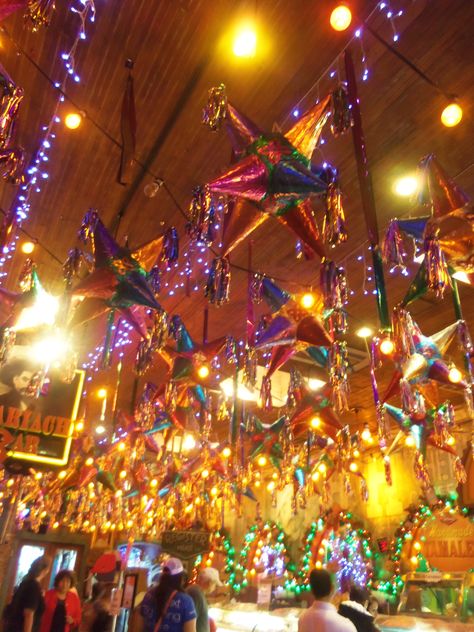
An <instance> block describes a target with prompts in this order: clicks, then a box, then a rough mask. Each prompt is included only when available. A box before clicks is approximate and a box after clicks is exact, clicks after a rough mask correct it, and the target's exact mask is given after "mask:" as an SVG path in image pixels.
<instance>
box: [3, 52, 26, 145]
mask: <svg viewBox="0 0 474 632" xmlns="http://www.w3.org/2000/svg"><path fill="white" fill-rule="evenodd" d="M23 96H24V95H23V90H22V89H21V88H20V87H18V86H16V85H15V83H14V82H13V80H12V79H11V78H10V77H9V75H8V73H7V72H6V70H5V69H4V68H3V66H1V65H0V149H9V148H10V146H11V143H12V139H13V135H14V132H15V123H16V119H17V116H18V109H19V107H20V104H21V101H22V99H23Z"/></svg>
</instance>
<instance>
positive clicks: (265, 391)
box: [260, 375, 273, 411]
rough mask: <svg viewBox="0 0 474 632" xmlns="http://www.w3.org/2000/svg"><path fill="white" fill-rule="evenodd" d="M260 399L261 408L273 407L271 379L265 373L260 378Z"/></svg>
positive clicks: (266, 409) (267, 409)
mask: <svg viewBox="0 0 474 632" xmlns="http://www.w3.org/2000/svg"><path fill="white" fill-rule="evenodd" d="M260 400H261V402H262V410H265V411H270V410H272V409H273V402H272V381H271V379H270V378H269V377H268V376H267V375H265V376H264V377H263V378H262V387H261V389H260Z"/></svg>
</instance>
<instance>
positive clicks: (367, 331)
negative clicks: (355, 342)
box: [356, 326, 374, 338]
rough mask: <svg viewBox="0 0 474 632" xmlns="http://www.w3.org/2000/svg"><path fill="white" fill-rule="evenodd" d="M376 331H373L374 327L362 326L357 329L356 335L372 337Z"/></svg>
mask: <svg viewBox="0 0 474 632" xmlns="http://www.w3.org/2000/svg"><path fill="white" fill-rule="evenodd" d="M373 333H374V332H373V331H372V329H371V328H370V327H365V326H364V327H360V328H359V329H358V330H357V331H356V336H359V338H370V336H371V335H372V334H373Z"/></svg>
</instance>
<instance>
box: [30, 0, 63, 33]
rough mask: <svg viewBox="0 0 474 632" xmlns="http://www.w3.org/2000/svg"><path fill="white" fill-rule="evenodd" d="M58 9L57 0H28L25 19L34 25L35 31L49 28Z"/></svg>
mask: <svg viewBox="0 0 474 632" xmlns="http://www.w3.org/2000/svg"><path fill="white" fill-rule="evenodd" d="M55 8H56V5H55V0H28V6H27V9H26V13H25V19H27V20H29V21H30V22H32V24H33V31H37V30H38V29H39V28H41V27H42V26H49V24H50V22H51V18H52V16H53V12H54V10H55Z"/></svg>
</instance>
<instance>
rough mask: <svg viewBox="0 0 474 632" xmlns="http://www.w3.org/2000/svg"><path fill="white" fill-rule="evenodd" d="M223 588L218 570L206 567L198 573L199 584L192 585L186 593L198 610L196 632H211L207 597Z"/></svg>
mask: <svg viewBox="0 0 474 632" xmlns="http://www.w3.org/2000/svg"><path fill="white" fill-rule="evenodd" d="M218 586H222V582H221V580H220V577H219V571H218V570H217V568H212V567H211V566H206V567H205V568H202V569H201V570H200V571H199V572H198V576H197V582H196V583H195V584H190V585H189V586H188V587H187V589H186V592H187V593H188V595H190V596H191V597H192V600H193V601H194V607H195V608H196V615H197V617H196V632H210V623H209V612H208V603H207V599H206V596H207V595H210V594H211V593H213V592H214V591H215V589H216V588H217V587H218Z"/></svg>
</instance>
